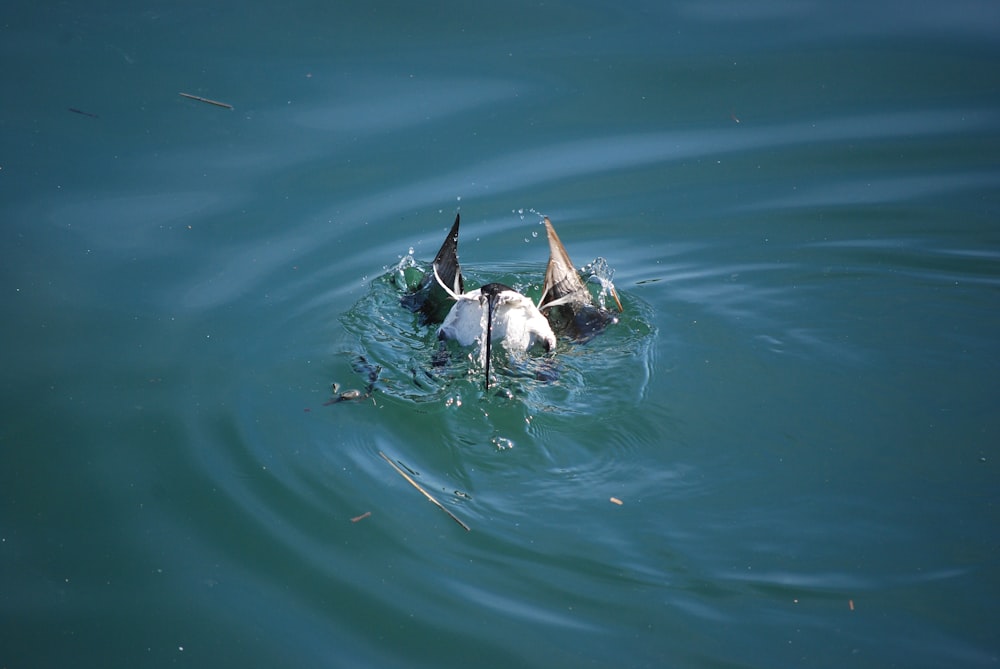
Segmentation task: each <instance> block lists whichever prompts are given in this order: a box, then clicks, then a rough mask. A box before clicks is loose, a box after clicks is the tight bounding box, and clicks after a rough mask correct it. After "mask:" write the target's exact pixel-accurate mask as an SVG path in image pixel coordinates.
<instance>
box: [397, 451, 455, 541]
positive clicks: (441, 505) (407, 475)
mask: <svg viewBox="0 0 1000 669" xmlns="http://www.w3.org/2000/svg"><path fill="white" fill-rule="evenodd" d="M378 454H379V455H381V456H382V459H383V460H385V461H386V462H388V463H389V464H390V465H392V468H393V469H395V470H396V472H398V473H399V475H400V476H402V477H403V478H404V479H406V480H407V481H409V483H410V485H412V486H413V487H414V488H416V489H417V490H419V491H420V492H422V493H423V494H424V497H426V498H427V499H428V500H429V501H430V502H431V503H432V504H434V506H436V507H437V508H439V509H441V510H442V511H444V512H445V513H447V514H448V515H449V516H451V519H452V520H454V521H455V522H456V523H458V524H459V525H461V526H462V527H463V528H465V531H466V532H471V531H472V528H470V527H469V526H468V525H466V524H465V523H463V522H462V520H461V519H460V518H459V517H458V516H456V515H455V514H453V513H452V512H451V511H449V510H448V509H447V508H446V507H445V505H444V504H442V503H441V502H439V501H437V500H436V499H434V497H433V496H432V495H431V494H430V493H429V492H427V491H426V490H424V489H423V488H422V487H421V486H420V484H419V483H417V482H416V481H414V480H413V478H412V477H411V476H410V475H409V474H407V473H406V472H404V471H403V470H402V469H400V467H399V465H397V464H396V463H395V462H393V461H392V460H390V459H389V457H388V456H387V455H386V454H385V453H383V452H382V451H379V452H378Z"/></svg>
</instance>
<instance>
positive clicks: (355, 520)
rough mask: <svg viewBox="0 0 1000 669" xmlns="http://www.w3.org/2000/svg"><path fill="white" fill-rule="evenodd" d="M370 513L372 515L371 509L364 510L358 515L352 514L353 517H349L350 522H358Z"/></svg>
mask: <svg viewBox="0 0 1000 669" xmlns="http://www.w3.org/2000/svg"><path fill="white" fill-rule="evenodd" d="M370 515H372V512H371V511H365V512H364V513H362V514H361V515H360V516H354V517H353V518H351V522H352V523H356V522H358V521H360V520H364V519H365V518H367V517H368V516H370Z"/></svg>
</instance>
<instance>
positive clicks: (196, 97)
mask: <svg viewBox="0 0 1000 669" xmlns="http://www.w3.org/2000/svg"><path fill="white" fill-rule="evenodd" d="M179 95H181V96H182V97H185V98H190V99H191V100H197V101H198V102H207V103H208V104H210V105H215V106H216V107H225V108H226V109H232V108H233V106H232V105H229V104H226V103H225V102H219V101H218V100H209V99H208V98H203V97H201V96H200V95H191V94H190V93H179Z"/></svg>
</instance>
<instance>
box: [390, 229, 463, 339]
mask: <svg viewBox="0 0 1000 669" xmlns="http://www.w3.org/2000/svg"><path fill="white" fill-rule="evenodd" d="M459 220H460V215H459V214H455V223H454V224H452V226H451V230H450V231H449V232H448V236H447V237H445V239H444V242H443V243H442V244H441V248H440V249H439V250H438V252H437V255H436V256H434V265H433V267H432V269H429V270H428V271H426V272H424V275H423V277H421V279H420V283H419V285H417V288H416V290H414V291H413V292H412V293H409V294H407V295H404V296H403V297H402V299H400V304H402V305H403V306H404V307H406V308H407V309H409V310H410V311H414V312H418V313H420V318H421V320H422V321H423V322H424V323H425V324H429V323H440V322H442V321H443V320H444V317H445V316H446V315H447V314H448V310H449V309H451V305H452V304H453V303H454V301H453V300H452V299H451V297H449V296H448V293H446V292H445V291H444V289H443V288H441V286H439V285H438V282H437V280H436V279H435V278H434V269H433V268H434V267H436V268H437V273H438V276H440V277H441V281H442V282H443V283H444V284H445V285H446V286H448V287H450V288H452V290H454V291H455V292H456V293H462V292H463V290H464V288H465V280H464V279H463V278H462V268H461V267H460V266H459V264H458V224H459Z"/></svg>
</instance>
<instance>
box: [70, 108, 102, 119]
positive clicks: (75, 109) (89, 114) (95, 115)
mask: <svg viewBox="0 0 1000 669" xmlns="http://www.w3.org/2000/svg"><path fill="white" fill-rule="evenodd" d="M69 110H70V111H71V112H73V113H74V114H80V115H82V116H89V117H90V118H101V117H100V116H98V115H97V114H91V113H90V112H87V111H83V110H82V109H77V108H76V107H70V108H69Z"/></svg>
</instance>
